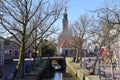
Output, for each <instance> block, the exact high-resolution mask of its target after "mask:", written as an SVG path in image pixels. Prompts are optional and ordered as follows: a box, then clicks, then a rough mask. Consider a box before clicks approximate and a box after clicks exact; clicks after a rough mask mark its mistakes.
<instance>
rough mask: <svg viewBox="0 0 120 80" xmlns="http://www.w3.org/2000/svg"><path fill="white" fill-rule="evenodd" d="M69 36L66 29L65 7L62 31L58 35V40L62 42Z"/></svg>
mask: <svg viewBox="0 0 120 80" xmlns="http://www.w3.org/2000/svg"><path fill="white" fill-rule="evenodd" d="M69 37H71V34H70V33H69V30H68V18H67V8H66V7H65V9H64V14H63V19H62V33H61V34H60V36H59V37H58V42H62V41H64V40H66V39H67V38H69Z"/></svg>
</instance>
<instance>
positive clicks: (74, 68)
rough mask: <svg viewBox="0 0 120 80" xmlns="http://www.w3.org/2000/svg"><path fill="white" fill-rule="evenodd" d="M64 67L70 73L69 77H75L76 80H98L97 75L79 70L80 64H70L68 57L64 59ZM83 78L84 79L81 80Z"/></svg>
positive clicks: (70, 60) (70, 59)
mask: <svg viewBox="0 0 120 80" xmlns="http://www.w3.org/2000/svg"><path fill="white" fill-rule="evenodd" d="M66 65H67V67H68V68H69V69H70V71H71V72H72V73H71V75H73V77H75V78H76V77H77V80H100V79H99V76H98V75H90V74H89V71H88V70H84V69H82V68H80V64H79V63H74V62H72V58H70V57H67V58H66ZM84 76H85V79H83V77H84ZM101 80H104V79H101Z"/></svg>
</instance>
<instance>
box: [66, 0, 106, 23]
mask: <svg viewBox="0 0 120 80" xmlns="http://www.w3.org/2000/svg"><path fill="white" fill-rule="evenodd" d="M103 1H104V0H70V1H69V2H68V4H67V11H68V19H69V21H74V20H76V19H78V17H79V16H80V15H81V14H84V13H87V12H88V10H95V9H97V8H99V7H100V6H101V5H102V2H103Z"/></svg>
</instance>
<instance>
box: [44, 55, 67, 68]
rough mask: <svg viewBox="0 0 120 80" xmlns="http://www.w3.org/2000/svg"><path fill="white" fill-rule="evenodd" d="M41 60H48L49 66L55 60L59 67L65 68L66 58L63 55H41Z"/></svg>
mask: <svg viewBox="0 0 120 80" xmlns="http://www.w3.org/2000/svg"><path fill="white" fill-rule="evenodd" d="M42 60H48V61H49V62H50V66H52V62H53V61H56V62H57V63H58V64H59V65H60V66H61V69H65V68H66V59H65V57H56V56H55V57H42Z"/></svg>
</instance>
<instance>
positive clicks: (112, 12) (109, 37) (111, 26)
mask: <svg viewBox="0 0 120 80" xmlns="http://www.w3.org/2000/svg"><path fill="white" fill-rule="evenodd" d="M96 13H97V17H98V18H99V23H100V25H99V26H100V30H99V31H100V32H101V33H100V34H98V36H99V37H101V43H100V44H101V45H102V44H104V45H105V46H106V48H107V50H108V52H109V59H110V61H111V62H110V63H111V72H112V78H113V79H114V70H113V67H112V66H113V60H112V57H113V56H114V54H113V53H112V52H111V46H112V45H113V44H114V43H115V42H116V39H117V37H118V34H119V32H118V29H119V17H120V16H119V5H118V4H116V1H113V0H111V1H109V2H107V3H106V4H105V6H104V7H102V8H99V9H97V10H96ZM99 57H100V56H97V58H96V59H98V58H99ZM96 61H97V60H96ZM95 63H96V62H95ZM94 71H95V68H94V70H93V72H94Z"/></svg>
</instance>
